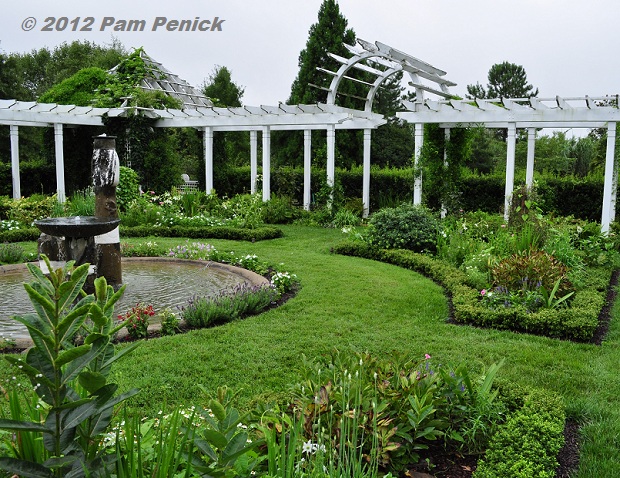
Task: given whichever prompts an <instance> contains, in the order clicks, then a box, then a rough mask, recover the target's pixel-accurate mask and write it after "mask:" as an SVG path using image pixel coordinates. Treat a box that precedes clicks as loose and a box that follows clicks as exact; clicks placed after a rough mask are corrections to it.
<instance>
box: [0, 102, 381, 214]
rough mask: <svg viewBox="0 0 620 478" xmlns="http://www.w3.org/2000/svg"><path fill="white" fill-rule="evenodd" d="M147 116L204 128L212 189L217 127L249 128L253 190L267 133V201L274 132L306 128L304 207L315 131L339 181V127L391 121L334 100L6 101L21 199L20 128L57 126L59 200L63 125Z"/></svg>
mask: <svg viewBox="0 0 620 478" xmlns="http://www.w3.org/2000/svg"><path fill="white" fill-rule="evenodd" d="M132 114H141V115H144V116H147V117H150V118H153V119H154V120H155V126H156V127H192V128H197V129H199V130H201V131H203V137H204V158H205V177H206V190H207V191H211V190H212V189H213V133H214V132H215V131H249V132H250V144H251V154H250V164H251V168H250V169H251V191H252V193H254V192H256V178H257V169H258V165H257V164H258V157H257V156H258V154H257V153H258V132H259V131H260V132H261V133H262V168H263V184H262V195H263V200H265V201H267V200H269V198H270V196H271V192H270V181H269V177H270V162H271V160H270V156H271V131H274V130H276V131H277V130H302V131H304V199H303V201H304V207H305V208H309V207H310V200H311V195H310V186H311V185H310V177H311V171H310V164H311V148H310V146H311V134H312V131H313V130H326V131H327V141H328V143H327V159H328V165H329V164H331V165H332V168H331V169H330V168H329V167H328V170H327V181H328V184H330V185H333V184H334V168H333V164H334V158H335V148H334V144H335V132H336V130H339V129H364V130H366V129H373V128H376V127H378V126H380V125H382V124H384V123H385V122H386V121H385V119H384V118H383V116H382V115H378V114H375V113H371V112H365V111H358V110H354V109H349V108H342V107H339V106H335V105H332V104H316V105H296V106H289V105H284V104H280V105H278V106H259V107H253V106H244V107H239V108H220V107H214V106H192V107H186V108H183V109H180V110H176V109H165V110H158V109H151V108H136V107H131V106H123V107H119V108H92V107H80V106H73V105H58V104H51V103H36V102H23V101H17V100H0V125H8V126H9V128H10V140H11V172H12V182H13V197H14V198H16V199H17V198H19V197H21V189H20V178H19V127H20V126H35V127H53V128H54V133H55V136H54V137H55V157H56V187H57V194H58V200H59V201H61V202H64V200H65V180H64V178H65V170H64V153H63V148H64V145H63V129H64V126H68V125H89V126H103V125H104V123H103V118H104V116H108V117H123V116H128V115H132Z"/></svg>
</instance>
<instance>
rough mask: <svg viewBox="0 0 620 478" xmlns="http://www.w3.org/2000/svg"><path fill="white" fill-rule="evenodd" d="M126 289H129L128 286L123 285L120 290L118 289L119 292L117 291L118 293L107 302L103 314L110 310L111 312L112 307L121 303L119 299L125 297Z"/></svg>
mask: <svg viewBox="0 0 620 478" xmlns="http://www.w3.org/2000/svg"><path fill="white" fill-rule="evenodd" d="M126 288H127V284H123V285H122V286H121V288H120V289H118V290H117V291H116V292H115V293H114V294H113V295H112V297H110V298H109V299H108V300H107V302H106V304H105V306H104V307H103V312H104V313H105V312H107V311H108V310H110V309H111V308H112V307H114V304H116V303H117V302H118V301H119V299H120V298H121V297H123V294H124V293H125V289H126Z"/></svg>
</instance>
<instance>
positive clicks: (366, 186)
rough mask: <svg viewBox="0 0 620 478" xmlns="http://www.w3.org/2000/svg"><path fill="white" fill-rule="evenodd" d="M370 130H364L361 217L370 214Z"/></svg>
mask: <svg viewBox="0 0 620 478" xmlns="http://www.w3.org/2000/svg"><path fill="white" fill-rule="evenodd" d="M371 135H372V130H371V129H365V130H364V160H363V176H362V203H363V205H364V210H363V214H362V215H363V217H368V214H369V213H370V147H371Z"/></svg>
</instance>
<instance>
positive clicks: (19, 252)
mask: <svg viewBox="0 0 620 478" xmlns="http://www.w3.org/2000/svg"><path fill="white" fill-rule="evenodd" d="M23 260H24V248H23V247H21V246H19V245H18V244H0V264H19V263H20V262H23Z"/></svg>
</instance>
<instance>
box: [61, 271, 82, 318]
mask: <svg viewBox="0 0 620 478" xmlns="http://www.w3.org/2000/svg"><path fill="white" fill-rule="evenodd" d="M88 266H89V264H82V265H81V266H79V267H77V268H75V270H74V271H73V273H72V274H71V279H70V280H69V281H67V282H63V283H62V284H60V286H59V287H58V310H65V309H66V308H68V307H70V306H71V304H72V303H73V302H74V301H75V299H76V298H77V297H78V295H80V291H81V290H82V287H83V286H84V283H85V282H86V278H87V277H88Z"/></svg>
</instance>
